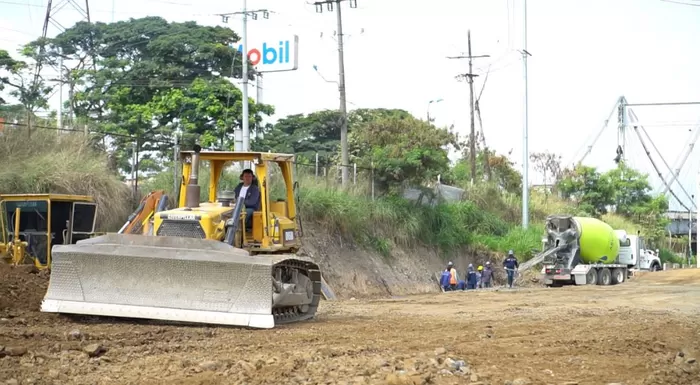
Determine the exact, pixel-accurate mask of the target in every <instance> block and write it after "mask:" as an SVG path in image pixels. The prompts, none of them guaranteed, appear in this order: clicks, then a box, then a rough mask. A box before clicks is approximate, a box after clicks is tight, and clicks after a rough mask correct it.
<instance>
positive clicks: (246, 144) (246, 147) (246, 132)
mask: <svg viewBox="0 0 700 385" xmlns="http://www.w3.org/2000/svg"><path fill="white" fill-rule="evenodd" d="M247 8H248V2H247V1H246V0H243V30H242V31H241V39H242V40H243V52H242V54H243V56H242V57H241V63H242V65H241V67H242V70H241V80H242V82H241V84H242V86H241V88H243V125H242V127H241V129H242V130H243V151H250V127H248V124H249V123H250V117H249V116H248V115H249V114H250V112H249V110H248V108H249V106H248V9H247Z"/></svg>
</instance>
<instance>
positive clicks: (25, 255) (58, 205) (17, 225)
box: [0, 194, 97, 268]
mask: <svg viewBox="0 0 700 385" xmlns="http://www.w3.org/2000/svg"><path fill="white" fill-rule="evenodd" d="M96 215H97V205H96V204H95V203H94V201H93V199H92V198H91V197H89V196H83V195H66V194H0V241H1V242H2V244H0V256H2V257H3V258H5V259H9V260H10V262H11V263H13V264H26V263H33V264H34V265H35V266H36V267H38V268H47V267H49V266H50V265H51V247H52V246H53V245H57V244H74V243H76V242H77V241H79V240H82V239H86V238H89V237H91V236H92V235H93V234H94V231H95V219H96Z"/></svg>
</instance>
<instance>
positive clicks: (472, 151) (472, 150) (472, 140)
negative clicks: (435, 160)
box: [448, 30, 491, 184]
mask: <svg viewBox="0 0 700 385" xmlns="http://www.w3.org/2000/svg"><path fill="white" fill-rule="evenodd" d="M467 49H468V52H467V56H449V57H448V58H449V59H469V73H466V74H461V75H457V77H458V78H465V79H467V82H468V83H469V112H470V131H469V158H470V163H471V166H472V167H471V168H472V170H471V171H472V184H474V181H475V180H476V129H475V125H474V78H475V77H477V76H479V75H476V74H474V73H473V71H472V60H473V59H479V58H487V57H491V56H490V55H479V56H473V55H472V32H471V30H467Z"/></svg>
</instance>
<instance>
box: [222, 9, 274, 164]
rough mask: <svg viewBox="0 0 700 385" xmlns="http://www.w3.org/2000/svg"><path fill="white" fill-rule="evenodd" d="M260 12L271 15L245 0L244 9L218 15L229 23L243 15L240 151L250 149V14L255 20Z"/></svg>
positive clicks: (266, 17) (267, 15)
mask: <svg viewBox="0 0 700 385" xmlns="http://www.w3.org/2000/svg"><path fill="white" fill-rule="evenodd" d="M258 13H262V15H263V18H264V19H268V18H269V17H270V11H268V10H267V9H256V10H251V11H249V10H248V2H247V0H243V9H242V10H241V11H240V12H230V13H220V14H218V15H217V16H221V20H222V22H223V23H228V19H229V17H230V16H234V15H241V16H243V27H242V28H243V29H242V31H241V44H242V46H243V47H242V51H243V52H241V54H242V55H243V56H242V58H241V62H242V65H241V91H242V93H243V111H242V112H243V117H242V124H241V130H242V131H243V143H242V144H241V148H240V149H238V150H239V151H250V109H249V105H248V16H250V17H251V18H253V20H257V19H258Z"/></svg>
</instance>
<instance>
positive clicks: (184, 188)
mask: <svg viewBox="0 0 700 385" xmlns="http://www.w3.org/2000/svg"><path fill="white" fill-rule="evenodd" d="M195 154H196V155H197V156H198V158H197V161H196V162H193V158H194V156H195ZM180 160H181V163H182V179H181V185H180V194H179V201H178V207H180V208H184V207H191V206H192V205H193V204H194V202H196V201H195V199H196V200H199V195H198V194H199V191H194V190H191V189H190V190H188V185H191V183H190V182H192V181H191V180H190V178H191V176H192V175H193V163H194V164H195V165H194V167H195V168H199V163H200V162H202V163H205V164H208V165H209V175H210V177H209V183H208V186H205V188H207V192H208V194H207V195H208V199H207V201H208V202H207V203H208V204H217V203H218V204H221V205H222V206H229V207H231V210H230V213H229V215H232V214H233V213H234V211H235V210H234V209H233V208H234V207H235V205H236V202H237V200H238V198H239V197H238V196H235V193H234V191H222V188H223V187H224V186H222V185H221V183H220V182H221V180H222V176H223V173H224V172H225V168H226V167H227V166H228V165H231V163H233V162H246V163H248V164H250V166H249V169H250V170H252V171H253V181H252V185H256V186H257V188H258V191H259V192H260V199H259V202H258V204H257V207H255V208H254V211H253V213H252V214H253V215H252V227H251V228H250V229H247V228H246V227H247V226H246V225H245V218H246V215H247V213H246V210H241V217H240V219H241V223H240V225H239V226H238V229H239V230H237V236H236V239H235V242H234V244H233V246H235V247H238V248H243V249H246V250H248V251H249V252H250V253H252V254H258V253H277V252H296V251H297V250H298V249H299V248H300V247H301V243H300V242H299V241H298V239H297V238H298V231H297V229H298V216H297V207H296V204H295V203H296V202H295V186H296V185H295V183H294V179H293V169H292V165H293V164H294V155H291V154H277V153H267V152H230V151H202V152H195V151H182V152H181V153H180ZM273 170H274V171H275V172H278V173H279V175H275V181H281V182H282V183H281V185H283V186H282V187H283V188H282V189H280V190H284V191H281V192H280V191H277V193H278V196H277V197H276V198H275V197H272V196H271V192H272V178H271V176H272V175H271V174H272V172H273ZM198 171H199V170H197V171H196V172H195V179H196V178H197V175H198V174H199V172H198ZM242 178H243V175H242V174H241V181H240V182H241V183H242V182H243V180H242ZM190 188H191V186H190ZM229 188H230V187H229ZM230 189H231V190H233V188H230ZM188 193H189V194H192V195H196V196H192V197H188V196H187V194H188ZM246 208H248V207H246Z"/></svg>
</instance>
